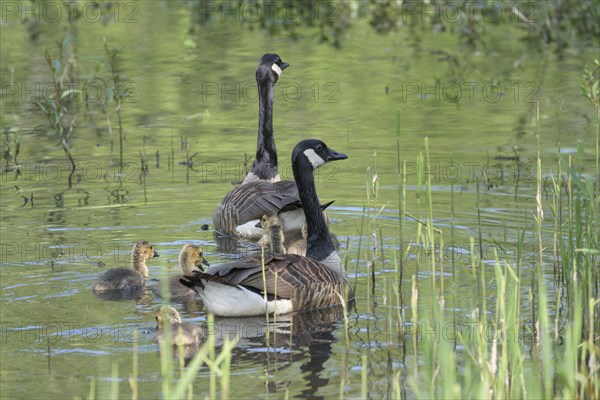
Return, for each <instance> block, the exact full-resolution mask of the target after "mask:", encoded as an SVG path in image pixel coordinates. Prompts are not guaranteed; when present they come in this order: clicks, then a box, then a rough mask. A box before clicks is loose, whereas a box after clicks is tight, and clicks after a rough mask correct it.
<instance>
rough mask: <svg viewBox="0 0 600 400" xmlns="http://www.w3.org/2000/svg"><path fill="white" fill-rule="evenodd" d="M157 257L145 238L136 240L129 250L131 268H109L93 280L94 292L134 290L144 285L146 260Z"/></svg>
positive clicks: (146, 272)
mask: <svg viewBox="0 0 600 400" xmlns="http://www.w3.org/2000/svg"><path fill="white" fill-rule="evenodd" d="M154 257H158V253H157V252H156V251H154V247H153V246H152V245H151V244H150V243H148V242H146V241H145V240H138V241H137V242H135V244H134V245H133V250H132V252H131V266H132V267H133V269H131V268H111V269H109V270H108V271H106V272H104V273H103V274H102V275H100V278H98V280H97V281H96V282H94V286H93V290H94V292H95V293H104V292H110V291H135V290H138V289H141V288H143V287H144V282H145V280H146V279H147V278H148V267H147V266H146V260H148V259H150V258H154Z"/></svg>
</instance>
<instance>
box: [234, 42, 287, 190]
mask: <svg viewBox="0 0 600 400" xmlns="http://www.w3.org/2000/svg"><path fill="white" fill-rule="evenodd" d="M287 67H289V64H288V63H285V62H283V61H282V60H281V58H280V57H279V56H278V55H277V54H265V55H263V56H262V57H261V59H260V61H259V63H258V69H257V70H256V85H257V87H258V139H257V142H256V156H255V158H254V163H253V164H252V169H251V170H250V172H248V174H247V175H246V177H245V178H244V181H243V182H242V185H245V184H246V183H250V182H256V181H265V182H279V181H280V180H281V178H280V177H279V171H278V169H277V148H276V147H275V138H274V137H273V99H274V97H275V83H277V80H278V79H279V76H280V75H281V73H282V72H283V70H284V69H286V68H287Z"/></svg>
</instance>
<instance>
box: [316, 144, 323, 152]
mask: <svg viewBox="0 0 600 400" xmlns="http://www.w3.org/2000/svg"><path fill="white" fill-rule="evenodd" d="M315 149H316V150H317V151H321V150H323V145H321V144H318V145H317V147H315Z"/></svg>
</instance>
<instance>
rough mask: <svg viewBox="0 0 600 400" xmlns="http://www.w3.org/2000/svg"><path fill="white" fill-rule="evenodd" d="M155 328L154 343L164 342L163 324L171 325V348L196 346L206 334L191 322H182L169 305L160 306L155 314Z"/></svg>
mask: <svg viewBox="0 0 600 400" xmlns="http://www.w3.org/2000/svg"><path fill="white" fill-rule="evenodd" d="M154 317H155V319H156V323H157V328H158V330H157V331H156V337H155V338H154V341H155V342H156V343H158V342H160V341H163V340H165V332H164V329H165V324H170V325H171V340H172V345H173V346H180V345H181V346H197V345H199V344H201V343H202V342H203V341H204V339H205V337H206V334H205V332H204V329H202V327H200V326H198V325H196V324H193V323H191V322H182V321H181V315H179V313H178V312H177V310H176V309H175V308H173V307H171V306H169V305H166V306H162V307H161V308H160V309H159V310H158V311H157V312H156V313H155V314H154Z"/></svg>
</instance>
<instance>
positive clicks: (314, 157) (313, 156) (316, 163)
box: [304, 149, 325, 169]
mask: <svg viewBox="0 0 600 400" xmlns="http://www.w3.org/2000/svg"><path fill="white" fill-rule="evenodd" d="M304 155H305V156H306V158H308V161H310V163H311V164H312V166H313V169H317V168H319V167H320V166H321V165H323V164H325V160H323V159H322V158H321V156H319V155H318V154H317V153H315V151H314V150H313V149H306V150H304Z"/></svg>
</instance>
